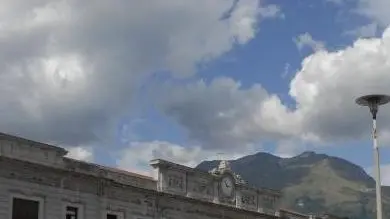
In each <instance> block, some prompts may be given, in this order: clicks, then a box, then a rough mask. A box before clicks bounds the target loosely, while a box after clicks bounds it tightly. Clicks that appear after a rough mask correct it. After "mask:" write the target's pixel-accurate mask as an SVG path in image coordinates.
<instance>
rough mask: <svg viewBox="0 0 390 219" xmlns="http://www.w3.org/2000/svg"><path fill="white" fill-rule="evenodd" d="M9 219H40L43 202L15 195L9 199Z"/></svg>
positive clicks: (38, 199)
mask: <svg viewBox="0 0 390 219" xmlns="http://www.w3.org/2000/svg"><path fill="white" fill-rule="evenodd" d="M11 206H12V207H11V209H10V210H11V214H10V216H11V217H10V218H11V219H42V218H43V200H42V199H40V198H36V197H35V198H34V197H26V196H21V195H17V196H16V195H15V196H12V197H11Z"/></svg>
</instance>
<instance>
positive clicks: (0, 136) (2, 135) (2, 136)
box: [0, 132, 68, 156]
mask: <svg viewBox="0 0 390 219" xmlns="http://www.w3.org/2000/svg"><path fill="white" fill-rule="evenodd" d="M1 139H3V140H9V141H19V142H23V143H26V144H32V145H34V146H37V147H39V148H41V149H50V150H54V151H57V152H59V153H60V155H61V156H65V155H66V154H67V153H68V151H67V150H66V149H64V148H62V147H58V146H54V145H50V144H46V143H42V142H38V141H33V140H30V139H26V138H22V137H19V136H15V135H10V134H7V133H4V132H0V140H1Z"/></svg>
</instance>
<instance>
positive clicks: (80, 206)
mask: <svg viewBox="0 0 390 219" xmlns="http://www.w3.org/2000/svg"><path fill="white" fill-rule="evenodd" d="M66 207H74V208H77V209H78V212H77V216H78V218H77V219H84V205H83V204H82V203H72V202H64V203H63V205H62V217H61V218H62V219H66Z"/></svg>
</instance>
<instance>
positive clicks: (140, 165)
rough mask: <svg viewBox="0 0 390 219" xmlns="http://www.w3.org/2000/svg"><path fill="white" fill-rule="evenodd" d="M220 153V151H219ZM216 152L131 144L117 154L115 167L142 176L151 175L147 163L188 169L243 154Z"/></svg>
mask: <svg viewBox="0 0 390 219" xmlns="http://www.w3.org/2000/svg"><path fill="white" fill-rule="evenodd" d="M219 152H220V151H219ZM219 152H218V151H216V150H214V151H213V150H205V149H204V148H202V147H199V146H194V147H184V146H181V145H177V144H172V143H169V142H164V141H152V142H132V143H131V144H130V145H129V146H128V147H127V148H125V149H123V150H122V151H120V152H119V153H118V156H117V166H118V167H119V168H122V169H125V170H128V171H132V172H138V173H140V174H144V175H149V176H152V175H153V171H152V168H151V167H149V161H150V160H152V159H165V160H169V161H171V162H175V163H179V164H182V165H185V166H189V167H195V166H196V165H198V164H199V163H200V162H201V161H204V160H216V159H237V158H239V157H242V156H244V155H246V152H247V150H245V152H244V153H237V152H235V153H234V152H233V153H224V154H223V155H220V154H219Z"/></svg>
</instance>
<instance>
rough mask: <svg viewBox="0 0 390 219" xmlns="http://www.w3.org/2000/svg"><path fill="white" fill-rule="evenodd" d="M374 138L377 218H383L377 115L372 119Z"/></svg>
mask: <svg viewBox="0 0 390 219" xmlns="http://www.w3.org/2000/svg"><path fill="white" fill-rule="evenodd" d="M372 138H373V146H374V161H375V176H376V179H375V181H376V218H377V219H382V192H381V172H380V166H379V165H380V162H379V148H378V142H377V130H376V116H374V117H373V120H372Z"/></svg>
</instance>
